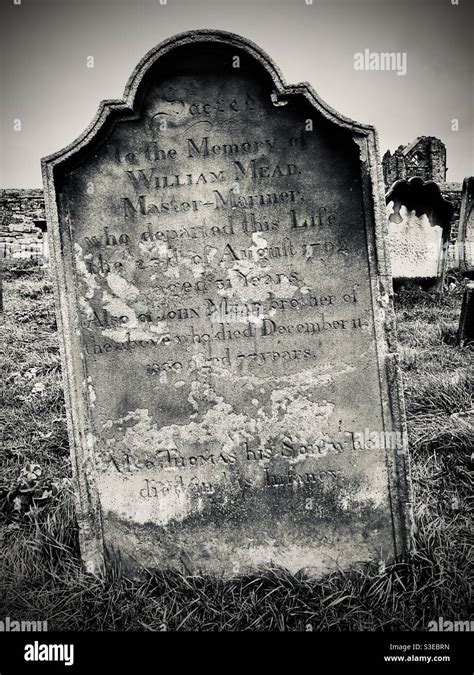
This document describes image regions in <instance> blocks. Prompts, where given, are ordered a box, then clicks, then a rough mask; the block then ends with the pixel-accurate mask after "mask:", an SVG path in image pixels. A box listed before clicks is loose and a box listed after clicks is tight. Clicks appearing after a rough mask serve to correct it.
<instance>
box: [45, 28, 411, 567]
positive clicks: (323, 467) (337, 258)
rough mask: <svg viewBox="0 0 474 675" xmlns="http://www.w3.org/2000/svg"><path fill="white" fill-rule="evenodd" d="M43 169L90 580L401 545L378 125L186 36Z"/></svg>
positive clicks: (257, 60) (350, 558) (238, 47)
mask: <svg viewBox="0 0 474 675" xmlns="http://www.w3.org/2000/svg"><path fill="white" fill-rule="evenodd" d="M43 171H44V183H45V189H46V195H47V211H48V220H49V223H50V226H51V238H52V254H53V264H54V273H55V279H56V287H57V301H58V320H59V330H60V336H61V347H62V356H63V372H64V382H65V391H66V403H67V409H68V418H69V434H70V442H71V453H72V458H73V465H74V472H75V477H76V482H77V486H78V514H79V516H78V517H79V523H80V528H81V546H82V555H83V558H84V561H85V563H86V565H87V566H88V568H89V569H91V570H97V569H100V568H101V566H102V565H103V563H104V561H106V560H110V559H114V558H116V557H119V558H120V559H121V560H122V562H123V563H124V564H125V565H126V566H127V567H132V568H136V567H140V566H142V565H145V566H147V567H160V568H167V567H184V569H185V570H187V571H190V572H194V571H207V572H212V573H217V574H223V575H225V576H229V575H232V574H235V573H242V572H247V571H251V570H254V571H255V570H257V569H259V568H260V567H262V566H266V565H281V566H283V567H286V568H288V569H289V570H291V571H294V572H296V571H297V570H301V569H304V570H307V571H308V572H309V573H311V574H313V575H321V574H323V573H325V572H327V571H329V570H332V569H335V568H338V567H346V566H350V565H352V564H354V563H357V562H359V561H366V560H371V559H374V558H378V557H380V556H382V557H383V558H389V557H391V556H393V555H397V554H399V553H401V552H402V551H403V550H404V549H405V548H406V546H407V545H408V542H409V535H410V522H411V521H410V498H409V478H408V475H407V454H406V452H407V451H406V433H405V426H404V412H403V399H402V391H401V384H400V379H399V374H398V369H397V366H396V354H395V348H396V342H395V330H394V318H393V309H392V305H391V300H390V294H391V277H390V270H389V268H388V263H387V257H386V248H385V238H384V229H383V228H384V227H385V224H384V218H385V216H384V199H383V183H382V177H381V170H380V165H379V161H378V151H377V141H376V135H375V132H374V129H373V128H372V127H369V126H365V125H360V124H356V123H354V122H351V121H350V120H348V119H346V118H343V117H342V116H340V115H338V114H337V113H336V112H334V111H333V110H331V109H330V108H329V107H328V106H326V105H325V104H324V103H322V102H321V101H320V100H319V99H318V97H317V96H316V94H315V93H314V91H313V90H312V89H311V87H310V86H309V85H307V84H300V85H297V86H287V85H285V84H284V81H283V79H282V77H281V75H280V73H279V71H278V70H277V68H276V67H275V65H274V64H273V63H272V62H271V61H270V59H269V58H268V56H266V55H265V54H264V53H263V52H262V51H261V50H260V49H259V48H258V47H256V46H255V45H254V44H252V43H250V42H248V41H247V40H244V39H243V38H241V37H239V36H237V35H233V34H230V33H223V32H219V31H193V32H190V33H185V34H182V35H178V36H176V37H174V38H172V39H170V40H167V41H165V42H163V43H162V44H161V45H159V46H158V47H157V48H156V49H154V50H152V51H151V52H150V53H149V54H147V56H145V58H144V59H143V60H142V61H141V62H140V64H139V65H138V67H137V69H136V70H135V72H134V73H133V75H132V77H131V79H130V80H129V83H128V84H127V87H126V89H125V97H124V100H123V101H105V102H103V103H102V104H101V106H100V108H99V111H98V113H97V116H96V118H95V120H94V121H93V122H92V124H91V125H90V127H89V128H88V129H87V130H86V131H85V132H84V134H83V135H82V136H81V137H80V138H79V139H78V140H77V141H76V142H75V143H73V144H72V145H70V146H69V147H67V148H66V149H64V150H62V151H60V152H58V153H56V154H55V155H52V156H50V157H48V158H46V159H45V160H43Z"/></svg>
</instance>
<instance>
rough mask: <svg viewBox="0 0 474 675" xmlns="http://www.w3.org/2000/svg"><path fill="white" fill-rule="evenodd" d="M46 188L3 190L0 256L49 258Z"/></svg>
mask: <svg viewBox="0 0 474 675" xmlns="http://www.w3.org/2000/svg"><path fill="white" fill-rule="evenodd" d="M45 226H46V216H45V209H44V197H43V190H40V189H33V190H14V189H6V190H0V258H6V257H13V258H35V257H42V258H44V259H47V251H46V250H45V243H46V242H45V236H44V234H43V231H44V230H45Z"/></svg>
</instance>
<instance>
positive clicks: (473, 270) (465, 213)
mask: <svg viewBox="0 0 474 675" xmlns="http://www.w3.org/2000/svg"><path fill="white" fill-rule="evenodd" d="M458 251H459V268H460V270H461V272H464V273H465V274H467V275H469V276H471V278H472V276H473V275H474V177H473V176H470V177H469V178H465V179H464V182H463V186H462V197H461V212H460V214H459V234H458Z"/></svg>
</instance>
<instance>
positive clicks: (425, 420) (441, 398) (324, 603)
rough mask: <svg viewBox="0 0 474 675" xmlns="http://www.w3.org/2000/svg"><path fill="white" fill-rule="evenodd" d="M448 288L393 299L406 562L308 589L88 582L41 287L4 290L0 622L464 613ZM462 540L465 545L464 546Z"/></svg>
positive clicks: (300, 626) (269, 620) (188, 622)
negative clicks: (409, 491) (410, 508)
mask: <svg viewBox="0 0 474 675" xmlns="http://www.w3.org/2000/svg"><path fill="white" fill-rule="evenodd" d="M460 294H461V289H460V287H459V285H456V287H454V288H451V289H450V290H449V291H448V292H447V293H446V294H445V296H444V297H443V298H442V299H439V298H437V297H434V296H430V295H428V294H426V293H422V292H410V291H406V292H404V293H403V294H401V295H400V296H399V297H397V298H396V309H397V315H398V323H399V339H400V353H401V365H402V368H403V371H404V379H405V394H406V403H407V415H408V424H409V434H410V448H411V455H412V473H413V484H414V497H415V505H414V512H415V519H416V526H417V533H416V549H415V551H414V553H413V554H412V556H411V557H410V559H409V560H406V561H404V562H400V563H397V564H394V565H392V566H390V567H387V568H386V569H380V568H378V567H377V566H371V565H369V566H368V568H367V569H366V570H365V571H364V572H350V573H345V572H343V571H341V572H337V573H333V574H331V575H329V576H327V577H325V578H324V579H322V580H321V581H319V582H311V581H308V580H306V579H304V578H301V577H295V576H292V575H290V574H288V573H286V572H283V571H281V570H269V571H268V573H267V574H266V575H265V576H260V577H246V578H240V579H235V580H232V581H228V582H222V581H216V580H214V579H212V578H209V577H192V578H189V577H183V576H181V575H180V574H177V573H176V574H170V573H166V574H164V573H163V574H157V575H150V576H149V577H148V578H147V579H146V580H145V581H143V582H136V581H135V582H134V581H129V580H127V579H124V578H123V577H122V576H121V575H120V572H119V570H114V571H112V572H110V574H109V575H108V577H107V578H106V579H103V580H99V579H96V578H93V577H90V576H88V575H86V574H84V573H83V571H82V570H81V566H80V562H79V554H78V547H77V528H76V523H75V519H74V508H73V499H72V486H71V481H70V462H69V455H68V440H67V432H66V425H65V415H64V400H63V393H62V388H61V380H60V363H59V352H58V340H57V333H56V324H55V318H54V307H53V295H52V286H51V282H50V280H49V279H48V278H47V277H46V276H43V275H42V273H40V272H31V273H30V274H28V275H24V276H22V277H20V278H17V279H14V278H10V279H7V281H6V282H4V296H5V297H4V305H5V310H4V316H3V324H2V325H1V333H2V335H1V339H2V342H3V347H4V351H3V356H2V368H3V373H2V375H3V381H4V388H3V396H4V401H3V406H2V407H3V412H2V417H3V419H2V423H3V425H4V432H3V443H2V446H1V448H0V467H1V468H0V618H3V617H6V616H10V617H11V618H12V619H13V618H15V619H25V620H26V619H29V620H33V619H37V620H45V619H46V620H48V624H49V629H50V630H166V629H167V630H228V631H231V630H232V631H233V630H252V631H258V630H265V631H268V630H310V629H312V630H327V629H330V630H415V629H418V630H424V629H426V628H427V624H428V622H429V621H431V620H433V619H437V617H439V616H443V617H444V618H445V619H446V620H452V619H468V618H469V613H468V607H469V601H470V599H469V592H470V578H469V546H470V545H472V526H471V522H470V520H469V518H470V515H471V516H472V501H471V500H472V475H471V474H470V473H469V471H470V462H471V453H472V452H473V450H474V440H473V434H472V431H470V430H469V427H468V426H467V425H466V423H465V422H462V420H460V419H459V418H458V417H457V416H456V413H460V412H463V411H466V410H469V409H471V408H472V401H471V398H470V390H471V388H470V383H469V381H468V362H469V359H471V363H472V353H470V352H469V351H468V350H467V348H464V349H460V348H459V347H458V346H456V341H455V336H456V329H457V323H458V319H459V310H460V302H461V295H460ZM470 539H471V541H470Z"/></svg>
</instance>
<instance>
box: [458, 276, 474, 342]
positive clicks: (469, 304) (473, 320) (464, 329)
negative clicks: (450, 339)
mask: <svg viewBox="0 0 474 675" xmlns="http://www.w3.org/2000/svg"><path fill="white" fill-rule="evenodd" d="M458 340H459V343H460V344H461V345H462V346H464V345H474V281H471V282H470V283H468V284H466V288H465V289H464V295H463V299H462V305H461V316H460V317H459V331H458Z"/></svg>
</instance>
